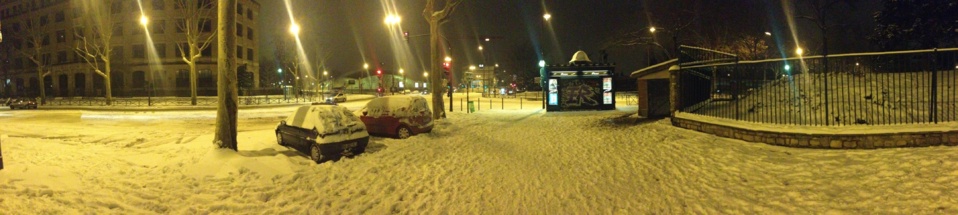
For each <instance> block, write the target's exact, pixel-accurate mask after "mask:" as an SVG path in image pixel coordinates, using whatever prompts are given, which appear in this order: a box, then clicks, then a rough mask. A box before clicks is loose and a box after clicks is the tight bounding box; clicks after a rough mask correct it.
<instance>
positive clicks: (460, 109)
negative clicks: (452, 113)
mask: <svg viewBox="0 0 958 215" xmlns="http://www.w3.org/2000/svg"><path fill="white" fill-rule="evenodd" d="M459 111H462V98H460V99H459Z"/></svg>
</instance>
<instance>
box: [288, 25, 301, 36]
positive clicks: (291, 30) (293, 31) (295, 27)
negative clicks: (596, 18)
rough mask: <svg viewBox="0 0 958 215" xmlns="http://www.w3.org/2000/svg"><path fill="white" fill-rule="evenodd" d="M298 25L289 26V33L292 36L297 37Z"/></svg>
mask: <svg viewBox="0 0 958 215" xmlns="http://www.w3.org/2000/svg"><path fill="white" fill-rule="evenodd" d="M299 30H300V29H299V24H296V23H293V24H292V25H290V26H289V33H291V34H293V35H299Z"/></svg>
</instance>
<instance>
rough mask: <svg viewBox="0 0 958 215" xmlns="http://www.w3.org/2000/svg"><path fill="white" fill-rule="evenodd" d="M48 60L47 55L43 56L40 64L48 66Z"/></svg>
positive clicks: (48, 55) (48, 56)
mask: <svg viewBox="0 0 958 215" xmlns="http://www.w3.org/2000/svg"><path fill="white" fill-rule="evenodd" d="M50 60H51V59H50V54H49V53H48V54H43V56H42V57H41V61H40V62H43V64H44V65H50Z"/></svg>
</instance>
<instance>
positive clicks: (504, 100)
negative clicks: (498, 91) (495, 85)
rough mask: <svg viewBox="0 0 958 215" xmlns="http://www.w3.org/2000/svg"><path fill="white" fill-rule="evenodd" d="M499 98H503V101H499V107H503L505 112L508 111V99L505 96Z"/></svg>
mask: <svg viewBox="0 0 958 215" xmlns="http://www.w3.org/2000/svg"><path fill="white" fill-rule="evenodd" d="M499 98H501V100H502V101H499V105H501V106H502V109H503V110H505V109H506V97H505V96H501V97H499Z"/></svg>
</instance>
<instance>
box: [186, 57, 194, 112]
mask: <svg viewBox="0 0 958 215" xmlns="http://www.w3.org/2000/svg"><path fill="white" fill-rule="evenodd" d="M195 62H196V60H195V59H194V60H193V61H191V62H189V63H187V65H189V66H190V104H193V105H194V106H195V105H196V63H195Z"/></svg>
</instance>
